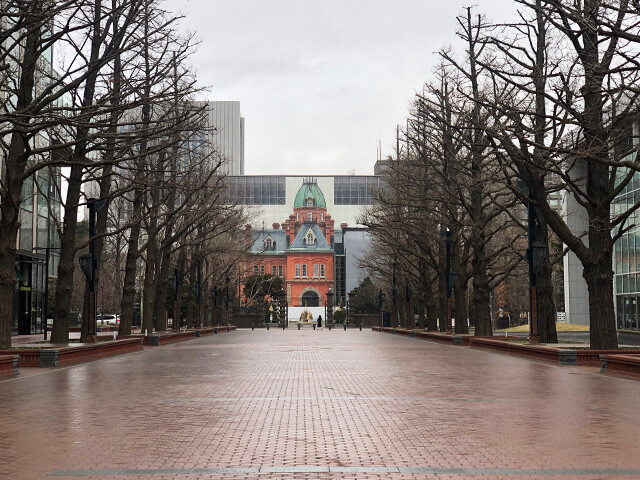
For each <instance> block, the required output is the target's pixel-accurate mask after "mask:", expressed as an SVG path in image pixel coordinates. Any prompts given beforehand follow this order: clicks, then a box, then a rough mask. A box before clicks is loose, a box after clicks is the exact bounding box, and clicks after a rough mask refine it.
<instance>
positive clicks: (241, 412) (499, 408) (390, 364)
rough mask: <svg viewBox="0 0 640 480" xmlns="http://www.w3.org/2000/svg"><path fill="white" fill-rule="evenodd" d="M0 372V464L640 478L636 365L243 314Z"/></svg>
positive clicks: (117, 471)
mask: <svg viewBox="0 0 640 480" xmlns="http://www.w3.org/2000/svg"><path fill="white" fill-rule="evenodd" d="M21 372H22V373H21V375H20V376H19V377H18V378H16V379H12V380H7V381H3V382H0V479H15V480H21V479H25V480H33V479H40V478H55V479H63V480H65V479H67V480H71V479H98V480H123V479H138V480H142V479H150V480H165V479H166V480H168V479H172V480H182V479H184V480H187V479H216V480H217V479H220V480H230V479H285V478H286V479H431V478H433V479H436V478H437V479H456V480H460V479H480V478H482V479H527V478H532V479H533V478H535V479H546V478H559V479H563V480H570V479H581V480H584V479H610V478H611V479H614V478H615V479H622V478H626V479H628V478H640V453H639V452H640V382H639V381H636V380H629V379H625V378H617V377H612V376H607V375H602V374H599V373H598V370H597V369H585V368H578V367H560V366H555V365H550V364H545V363H538V362H533V361H530V360H525V359H520V358H516V357H511V356H506V355H499V354H494V353H491V352H486V351H481V350H471V349H468V348H466V347H454V346H449V345H440V344H436V343H431V342H427V341H422V340H415V339H409V338H404V337H397V336H392V335H386V334H380V333H374V332H371V331H362V332H360V331H357V330H354V331H348V332H344V331H343V330H332V331H328V330H324V331H313V330H310V329H307V330H302V331H298V330H296V329H289V330H287V331H282V330H277V329H272V330H270V331H268V332H267V331H265V330H261V331H258V330H256V331H242V330H241V331H238V332H236V333H232V334H229V335H220V336H211V337H203V338H200V339H195V340H192V341H188V342H184V343H180V344H175V345H169V346H164V347H157V348H147V349H145V350H144V351H143V352H140V353H134V354H128V355H122V356H119V357H112V358H107V359H103V360H100V361H96V362H92V363H88V364H83V365H76V366H72V367H67V368H59V369H21Z"/></svg>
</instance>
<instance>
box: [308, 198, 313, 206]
mask: <svg viewBox="0 0 640 480" xmlns="http://www.w3.org/2000/svg"><path fill="white" fill-rule="evenodd" d="M313 206H314V205H313V198H311V197H309V198H307V207H313Z"/></svg>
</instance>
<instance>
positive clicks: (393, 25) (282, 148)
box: [166, 0, 514, 175]
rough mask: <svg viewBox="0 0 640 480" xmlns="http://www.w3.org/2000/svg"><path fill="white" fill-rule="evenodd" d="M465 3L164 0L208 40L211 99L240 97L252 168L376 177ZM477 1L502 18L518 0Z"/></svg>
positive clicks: (202, 77)
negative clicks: (375, 167) (379, 146)
mask: <svg viewBox="0 0 640 480" xmlns="http://www.w3.org/2000/svg"><path fill="white" fill-rule="evenodd" d="M469 4H470V3H469V2H468V1H467V2H465V1H463V0H385V1H380V0H321V1H310V0H166V7H167V9H169V10H172V11H174V12H182V13H183V14H184V15H185V19H184V20H183V22H182V25H183V27H184V28H185V29H189V30H196V31H197V37H198V38H199V39H200V41H201V45H200V47H199V50H198V52H197V54H196V55H195V56H194V58H193V66H194V68H195V70H196V72H197V75H198V79H199V81H200V83H202V84H204V85H210V86H211V91H210V93H209V99H211V100H237V101H240V102H241V107H240V108H241V113H242V116H243V117H244V118H245V173H246V174H288V175H298V174H301V175H307V174H315V175H324V174H327V175H332V174H338V175H339V174H346V173H349V172H351V171H355V173H356V174H363V175H370V174H373V165H374V163H375V160H376V145H377V142H378V140H380V141H381V142H382V150H383V154H384V155H387V154H390V153H392V151H393V148H394V145H395V126H396V124H398V123H403V122H404V121H405V119H406V116H407V113H408V108H409V105H410V102H411V99H412V97H413V94H414V92H416V91H418V90H421V87H422V85H423V83H424V82H425V81H426V80H427V79H429V78H430V76H431V72H432V71H433V68H434V66H435V65H436V64H437V62H438V58H437V55H435V52H436V51H437V50H438V49H439V48H441V47H442V46H444V45H448V44H452V43H454V42H455V36H454V33H455V29H456V21H455V16H456V15H457V14H459V13H461V11H462V8H463V7H464V6H467V5H469ZM471 4H473V5H475V6H476V11H478V12H483V13H485V14H487V15H488V17H489V18H491V19H492V20H505V19H506V18H509V17H510V16H511V15H513V11H514V7H513V2H512V1H511V0H475V1H474V2H472V3H471Z"/></svg>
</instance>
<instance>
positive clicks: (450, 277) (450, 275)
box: [440, 230, 458, 331]
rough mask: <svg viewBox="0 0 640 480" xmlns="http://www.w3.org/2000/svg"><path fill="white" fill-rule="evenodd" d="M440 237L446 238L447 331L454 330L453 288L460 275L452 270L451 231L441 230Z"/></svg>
mask: <svg viewBox="0 0 640 480" xmlns="http://www.w3.org/2000/svg"><path fill="white" fill-rule="evenodd" d="M440 238H441V239H443V240H444V248H445V258H446V269H445V282H446V290H447V331H451V330H453V325H452V324H453V320H452V317H451V290H453V287H454V286H455V283H456V280H457V279H458V275H457V273H455V272H452V271H451V232H450V231H449V230H443V231H441V232H440Z"/></svg>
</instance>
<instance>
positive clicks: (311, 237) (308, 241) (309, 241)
mask: <svg viewBox="0 0 640 480" xmlns="http://www.w3.org/2000/svg"><path fill="white" fill-rule="evenodd" d="M304 240H305V243H306V244H307V245H314V244H315V243H316V236H315V235H314V234H313V232H312V231H311V230H309V231H308V232H307V234H306V235H305V237H304Z"/></svg>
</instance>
